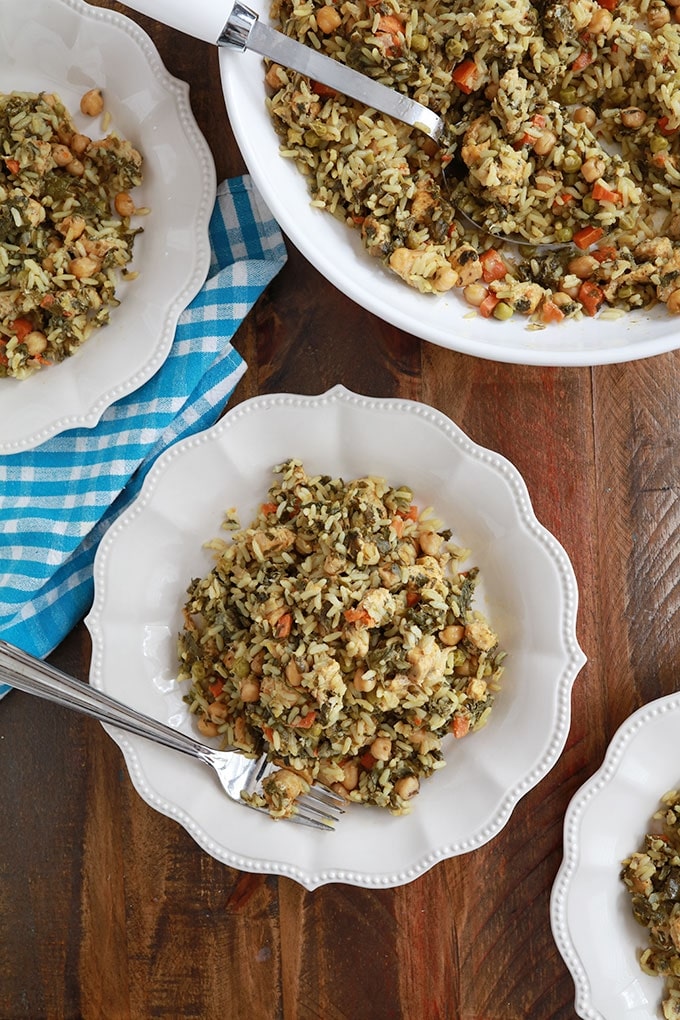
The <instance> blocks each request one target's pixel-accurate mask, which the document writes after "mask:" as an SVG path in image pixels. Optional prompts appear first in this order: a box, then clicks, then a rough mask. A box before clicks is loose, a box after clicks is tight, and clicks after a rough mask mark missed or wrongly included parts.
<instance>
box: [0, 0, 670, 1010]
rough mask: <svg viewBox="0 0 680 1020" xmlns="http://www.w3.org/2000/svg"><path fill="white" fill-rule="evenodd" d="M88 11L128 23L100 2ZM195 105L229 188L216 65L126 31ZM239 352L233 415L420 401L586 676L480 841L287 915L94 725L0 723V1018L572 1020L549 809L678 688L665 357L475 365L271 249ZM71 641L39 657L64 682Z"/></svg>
mask: <svg viewBox="0 0 680 1020" xmlns="http://www.w3.org/2000/svg"><path fill="white" fill-rule="evenodd" d="M99 6H102V7H108V8H111V9H114V10H118V11H120V12H122V13H130V12H128V11H127V9H126V8H125V7H124V6H123V5H122V4H117V3H113V2H105V0H99ZM131 16H132V17H134V18H135V20H137V21H138V23H139V24H141V25H142V26H143V27H144V28H145V29H146V30H147V31H148V32H149V33H150V34H151V36H152V38H153V40H154V42H155V43H156V45H157V46H158V48H159V51H160V53H161V56H162V59H163V60H164V62H165V64H166V66H167V67H168V69H169V70H170V72H171V73H172V74H174V75H176V76H177V77H179V78H182V79H184V80H187V81H189V82H190V85H191V101H192V106H193V109H194V112H195V115H196V117H197V120H198V123H199V125H200V127H201V129H202V130H203V132H204V133H205V135H206V137H207V138H208V140H209V143H210V145H211V148H212V150H213V153H214V155H215V160H216V165H217V172H218V177H219V178H220V179H221V178H224V177H226V176H233V175H236V174H240V173H242V172H243V171H244V169H245V168H244V165H243V162H242V159H241V156H240V154H239V152H238V149H237V148H236V146H235V144H234V141H233V137H232V135H231V132H230V129H229V123H228V117H227V114H226V111H225V110H224V104H223V101H222V96H221V90H220V83H219V69H218V61H217V51H216V49H215V48H214V47H209V46H206V45H203V44H200V43H197V42H195V41H193V40H191V39H189V38H188V37H186V36H182V35H180V34H179V33H177V32H173V31H171V30H170V29H166V28H165V27H163V26H161V25H160V24H158V23H156V22H154V21H152V20H150V19H148V18H143V17H141V16H137V15H131ZM288 250H289V258H288V262H287V265H286V266H285V268H284V269H283V270H282V272H281V273H280V274H279V276H278V277H277V278H276V279H275V280H274V282H273V283H272V284H271V286H270V287H269V288H268V289H267V291H266V292H265V294H264V295H263V296H262V297H261V299H260V300H259V301H258V303H257V305H256V307H255V308H254V310H253V312H252V313H251V314H250V315H249V316H248V318H247V319H246V321H245V322H244V324H243V325H242V327H241V329H240V330H239V332H238V334H237V337H236V340H235V343H236V346H237V348H238V350H239V351H240V352H241V353H242V354H243V356H244V358H245V359H246V361H247V363H248V371H247V373H246V375H245V376H244V378H243V380H242V382H241V383H240V385H239V387H238V389H237V392H236V393H235V395H234V397H233V398H232V402H231V405H232V406H233V405H235V404H237V403H238V402H239V401H242V400H244V399H247V398H248V397H251V396H254V395H255V394H259V393H272V392H280V391H284V392H286V391H287V392H299V393H318V392H321V391H322V390H324V389H327V388H328V387H330V386H332V385H334V384H335V383H339V382H341V383H343V384H344V385H345V386H347V387H349V388H350V389H353V390H355V391H358V392H362V393H366V394H368V395H376V396H384V397H388V396H401V397H407V398H410V399H415V400H422V401H424V402H426V403H428V404H431V405H432V406H434V407H437V408H439V409H440V410H441V411H443V412H444V413H445V414H447V415H449V416H450V417H451V418H452V419H453V420H454V421H455V422H456V423H457V424H458V425H460V427H461V428H463V430H464V431H465V432H467V434H468V435H469V436H470V437H471V438H472V439H473V440H475V441H476V442H478V443H481V444H482V445H485V446H488V447H490V448H492V449H494V450H497V451H499V452H500V453H502V454H503V455H504V456H506V457H507V458H508V459H509V460H511V461H512V462H513V463H514V464H515V465H516V466H517V468H518V469H519V470H520V471H521V473H522V475H523V477H524V479H525V481H526V484H527V487H528V490H529V494H530V496H531V499H532V502H533V506H534V509H535V512H536V515H537V517H538V519H539V520H540V521H541V522H542V523H543V524H544V525H545V526H546V527H547V528H548V529H549V530H550V531H551V532H552V533H553V534H554V535H555V536H556V538H557V539H558V540H559V541H560V542H561V543H562V544H563V545H564V547H565V549H566V550H567V552H568V554H569V556H570V558H571V560H572V562H573V565H574V569H575V571H576V575H577V578H578V582H579V592H580V603H579V619H578V635H579V640H580V643H581V645H582V647H583V648H584V650H585V652H586V654H587V655H588V660H589V661H588V664H587V665H586V667H585V668H584V669H583V671H582V672H581V674H580V676H579V678H578V680H577V682H576V684H575V687H574V693H573V698H572V713H573V714H572V724H571V730H570V734H569V740H568V743H567V746H566V748H565V750H564V753H563V754H562V756H561V758H560V760H559V762H558V763H557V765H556V766H555V767H554V768H553V770H552V771H551V772H550V773H549V774H548V775H547V776H546V777H545V778H544V779H543V780H542V782H541V783H540V784H539V786H538V787H537V788H536V789H534V790H532V791H531V792H530V793H529V794H528V795H527V796H525V797H524V798H523V799H522V800H521V801H520V803H519V804H518V805H517V806H516V807H515V810H514V811H513V813H512V816H511V818H510V820H509V822H508V824H507V825H506V826H505V828H504V829H503V830H502V832H501V833H499V834H498V835H497V836H496V837H495V838H494V839H493V840H492V841H491V842H490V843H489V844H488V845H486V846H484V847H482V848H481V849H480V850H477V851H475V852H474V853H472V854H468V855H465V856H462V857H458V858H454V859H452V860H449V861H444V862H441V863H439V864H437V865H436V866H435V867H434V868H432V869H431V870H430V871H429V872H428V873H426V874H424V875H422V876H421V877H419V878H418V879H416V880H415V881H413V882H411V883H410V884H408V885H406V886H403V887H401V888H398V889H389V890H362V889H355V888H353V887H349V886H343V885H330V886H326V887H324V888H322V889H319V890H316V891H315V892H313V893H308V892H306V891H305V890H303V889H302V888H301V887H299V886H297V885H296V884H295V883H293V882H292V881H290V880H287V879H276V878H272V877H267V876H260V875H249V874H243V873H240V872H238V871H235V870H233V869H231V868H227V867H225V866H224V865H221V864H219V863H218V862H217V861H215V860H213V859H212V858H211V857H209V856H208V855H207V854H205V853H204V852H203V851H202V850H201V849H200V848H199V847H198V846H197V845H196V844H195V843H194V842H193V840H192V839H191V838H190V836H189V835H188V834H187V833H186V832H185V831H184V830H183V829H182V828H181V827H180V826H179V825H178V824H177V823H175V822H174V821H173V820H171V819H169V818H165V817H163V816H161V815H159V814H158V813H156V812H154V811H153V810H152V809H151V808H150V807H148V806H147V805H146V804H145V803H144V802H143V801H142V800H141V798H140V797H139V796H138V795H137V793H136V792H135V790H134V788H133V786H132V784H131V782H130V779H129V776H128V774H127V771H126V769H125V766H124V762H123V758H122V755H121V753H120V751H119V750H118V748H117V746H116V745H115V744H114V743H113V742H112V741H111V740H110V739H109V737H108V736H107V734H106V733H105V732H104V731H103V729H102V728H101V727H100V726H99V725H98V724H96V723H94V722H92V721H90V720H86V719H82V718H80V717H77V716H73V715H70V714H69V713H68V712H66V711H58V710H56V709H54V708H52V707H50V706H48V705H46V704H43V703H40V702H37V701H35V700H32V699H31V698H30V697H28V696H24V695H21V694H19V693H15V694H12V695H11V696H10V697H9V698H7V699H5V700H4V701H3V702H2V704H1V705H0V777H1V781H0V819H2V821H1V823H0V934H1V937H0V1020H53V1018H58V1020H146V1018H163V1020H173V1018H179V1017H186V1018H191V1020H282V1018H283V1020H363V1018H364V1017H366V1016H370V1017H371V1020H401V1018H403V1020H416V1018H417V1020H574V1017H575V1015H576V1014H575V1012H574V1006H573V996H574V989H573V984H572V981H571V978H570V975H569V974H568V972H567V969H566V967H565V966H564V964H563V962H562V960H561V958H560V956H559V954H558V952H557V949H556V947H555V945H554V943H553V940H552V936H551V932H550V922H549V913H548V908H549V897H550V890H551V887H552V883H553V881H554V878H555V875H556V872H557V869H558V867H559V865H560V862H561V856H562V821H563V817H564V812H565V809H566V807H567V805H568V803H569V800H570V798H571V796H572V795H573V793H574V792H575V791H576V790H577V789H578V787H579V786H580V785H581V784H582V783H583V782H584V781H585V780H586V779H587V778H588V777H589V776H590V775H591V774H592V772H593V771H595V769H596V768H598V767H599V765H600V763H601V761H602V757H603V755H604V752H605V749H606V747H607V744H608V742H609V740H610V739H611V737H612V735H613V733H614V731H615V730H616V728H617V726H618V725H619V724H620V723H621V722H622V721H623V719H625V718H626V716H627V715H629V714H630V712H632V711H633V710H634V709H635V708H637V707H638V706H639V705H641V704H643V703H645V702H647V701H649V700H651V699H652V698H655V697H658V696H659V695H662V694H666V693H669V692H670V691H673V690H675V689H676V687H677V686H678V678H679V677H680V661H679V660H680V642H679V638H678V634H679V633H680V627H679V626H678V602H679V599H680V596H679V595H678V591H679V585H678V581H679V569H678V529H679V525H680V519H679V518H680V501H679V500H678V492H679V488H680V455H679V453H678V449H679V440H680V420H679V414H678V396H677V394H678V392H679V389H680V355H679V354H677V353H675V354H669V355H664V356H662V357H658V358H653V359H649V360H647V361H640V362H635V363H631V364H625V365H619V366H609V367H602V368H596V369H593V370H588V369H553V368H545V369H542V368H541V369H538V368H526V367H522V366H511V365H504V364H500V363H497V362H491V361H482V360H478V359H475V358H471V357H468V356H465V355H460V354H456V353H454V352H451V351H445V350H442V349H441V348H439V347H436V346H434V345H432V344H428V343H425V342H423V341H421V340H418V339H416V338H414V337H412V336H409V335H407V334H405V333H403V332H401V331H400V330H398V329H396V328H395V327H393V326H390V325H389V324H386V323H384V322H381V321H380V320H378V319H376V318H375V317H374V316H372V315H370V314H369V313H367V312H365V311H363V310H362V309H360V308H359V307H358V306H357V305H355V304H353V303H352V302H351V301H350V300H349V299H347V298H345V297H344V296H343V295H342V294H341V293H340V292H339V291H337V290H336V289H335V288H334V287H333V286H332V285H331V284H330V283H329V282H328V281H327V280H325V279H324V278H323V276H322V275H321V274H320V273H319V272H318V271H317V270H316V269H315V268H314V267H313V266H311V265H310V264H309V263H307V262H306V260H305V259H304V258H303V257H302V256H301V255H300V254H299V253H298V252H297V251H296V250H295V248H294V247H293V246H292V245H291V244H290V243H289V244H288ZM89 659H90V644H89V639H88V637H87V633H86V631H85V628H84V627H83V625H82V624H81V625H79V626H78V627H77V628H76V629H75V630H74V632H73V633H72V634H71V635H69V637H68V638H67V639H66V640H65V641H64V642H63V644H62V645H61V646H60V647H59V649H57V650H56V652H55V653H54V655H53V656H52V660H53V661H54V662H56V663H57V664H58V665H60V666H61V667H62V668H65V669H67V670H68V671H70V672H72V673H74V674H75V675H77V676H79V677H81V678H83V679H84V678H86V677H87V673H88V667H89Z"/></svg>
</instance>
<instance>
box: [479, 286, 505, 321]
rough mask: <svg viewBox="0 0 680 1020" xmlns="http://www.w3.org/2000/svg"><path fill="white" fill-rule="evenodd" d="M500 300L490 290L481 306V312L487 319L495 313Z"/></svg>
mask: <svg viewBox="0 0 680 1020" xmlns="http://www.w3.org/2000/svg"><path fill="white" fill-rule="evenodd" d="M499 301H500V298H499V297H497V296H496V295H495V294H494V293H493V291H491V290H490V291H489V293H488V294H487V295H486V297H485V298H483V300H482V303H481V304H480V306H479V314H480V315H483V316H484V318H485V319H488V318H489V317H490V316H491V315H492V314H493V310H494V308H495V307H496V305H497V304H498V302H499Z"/></svg>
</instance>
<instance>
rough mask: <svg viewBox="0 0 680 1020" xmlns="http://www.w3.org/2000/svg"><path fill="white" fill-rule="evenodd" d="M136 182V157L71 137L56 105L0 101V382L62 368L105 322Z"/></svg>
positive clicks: (27, 96) (112, 142) (49, 98)
mask: <svg viewBox="0 0 680 1020" xmlns="http://www.w3.org/2000/svg"><path fill="white" fill-rule="evenodd" d="M141 181H142V158H141V156H140V154H139V153H138V152H137V150H136V149H134V148H133V146H132V145H131V144H130V143H129V142H128V141H126V140H125V139H122V138H119V137H118V136H117V135H115V134H109V135H107V136H106V137H105V138H101V139H98V140H92V139H90V138H89V137H88V136H86V135H84V134H82V133H80V132H78V131H77V130H76V126H75V124H74V122H73V119H72V117H71V115H70V113H69V112H68V110H67V109H66V108H65V107H64V105H63V103H62V102H61V100H60V99H59V97H58V96H56V95H54V94H52V93H46V92H41V93H25V92H12V93H9V94H0V378H2V377H9V376H11V377H13V378H15V379H25V378H26V377H27V376H29V375H31V374H33V373H34V372H35V371H37V370H38V369H40V368H42V367H44V366H46V365H52V364H55V363H57V362H60V361H63V360H64V359H65V358H68V357H69V356H70V355H72V354H74V353H75V351H76V350H77V349H78V348H79V347H80V346H81V345H82V344H83V343H84V342H85V340H86V339H87V338H88V336H90V334H91V333H92V331H93V330H94V329H96V328H98V327H100V326H103V325H105V324H106V323H107V322H108V321H109V314H110V310H111V309H112V308H113V307H114V306H116V305H117V304H118V303H119V302H118V298H117V297H116V286H117V283H118V279H119V276H120V274H121V273H123V274H125V272H126V267H127V265H128V263H129V262H130V260H131V258H132V249H133V243H134V238H135V235H136V234H137V233H139V229H138V228H132V227H131V226H130V215H132V212H133V211H143V210H134V206H133V204H132V200H131V198H130V196H129V195H128V191H129V189H131V188H133V187H135V186H137V185H139V184H141ZM117 209H118V211H117ZM121 210H122V211H121Z"/></svg>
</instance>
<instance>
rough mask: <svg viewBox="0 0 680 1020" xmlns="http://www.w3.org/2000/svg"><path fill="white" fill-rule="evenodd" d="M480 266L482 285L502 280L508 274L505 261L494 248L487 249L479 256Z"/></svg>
mask: <svg viewBox="0 0 680 1020" xmlns="http://www.w3.org/2000/svg"><path fill="white" fill-rule="evenodd" d="M479 261H480V262H481V264H482V279H483V280H484V283H493V281H494V280H504V279H505V277H506V276H507V273H508V267H507V265H506V264H505V260H504V259H503V258H502V257H501V255H500V254H499V253H498V252H497V251H496V249H495V248H489V249H488V251H484V252H482V254H481V255H480V256H479Z"/></svg>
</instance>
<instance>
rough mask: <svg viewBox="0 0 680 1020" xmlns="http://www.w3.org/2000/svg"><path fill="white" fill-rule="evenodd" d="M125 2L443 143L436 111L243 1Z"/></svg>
mask: <svg viewBox="0 0 680 1020" xmlns="http://www.w3.org/2000/svg"><path fill="white" fill-rule="evenodd" d="M124 3H125V6H126V7H129V8H130V9H131V10H135V11H137V12H138V13H140V14H146V15H148V16H149V17H152V18H155V19H156V20H158V21H161V22H162V23H163V24H165V25H170V26H171V27H172V28H176V29H179V31H181V32H186V33H187V34H188V35H191V36H193V37H195V38H196V39H202V40H203V41H204V42H209V43H212V44H214V45H217V46H218V47H230V48H232V49H234V50H238V51H241V52H244V51H245V50H252V51H253V52H254V53H258V54H259V55H260V56H263V57H268V58H269V59H270V60H274V61H275V62H276V63H277V64H281V65H282V66H284V67H288V68H291V69H292V70H294V71H298V72H299V73H300V74H304V75H307V76H308V77H309V78H312V79H313V80H314V81H317V82H320V83H321V84H323V85H327V86H329V87H331V88H333V89H335V90H336V91H338V92H340V93H342V95H346V96H349V97H350V98H351V99H355V100H357V102H360V103H363V104H364V105H365V106H367V107H370V108H371V109H375V110H380V112H381V113H386V114H388V116H390V117H394V119H395V120H399V121H402V122H403V123H405V124H408V125H410V126H411V127H413V128H416V129H417V130H419V131H421V132H423V134H425V135H427V136H428V137H429V138H430V139H432V141H433V142H435V143H436V144H437V145H440V143H442V142H443V141H444V137H445V125H444V121H443V120H442V118H441V117H440V116H439V115H438V114H437V113H435V112H434V110H430V109H429V108H428V107H426V106H423V104H422V103H419V102H417V101H416V100H414V99H411V98H410V97H409V96H406V95H404V94H403V93H401V92H397V91H396V89H391V88H388V87H387V86H386V85H382V84H381V83H380V82H377V81H374V80H373V78H370V77H369V76H368V75H366V74H361V73H360V72H359V71H355V70H354V69H353V68H351V67H348V66H347V65H346V64H343V63H341V62H340V61H338V60H334V59H333V58H332V57H328V56H326V55H325V54H323V53H319V52H318V51H317V50H315V49H313V48H312V47H311V46H305V45H304V44H303V43H301V42H298V41H297V40H296V39H291V38H290V37H289V36H287V35H285V34H284V33H283V32H278V31H276V29H273V28H271V27H270V26H269V25H265V24H264V23H263V22H262V21H261V20H260V18H259V16H258V15H257V13H256V12H255V11H253V10H251V8H249V7H247V6H246V5H245V4H243V3H241V2H240V0H234V3H233V6H232V9H231V12H230V13H229V15H228V17H227V20H226V21H225V20H224V8H223V5H222V2H221V0H197V2H195V3H191V2H187V0H124ZM442 176H443V180H444V184H445V186H446V187H447V188H448V186H449V185H448V182H447V174H446V170H445V169H442ZM453 209H454V212H455V215H456V216H457V217H458V218H459V219H461V220H462V221H463V222H464V223H465V224H466V225H467V226H468V227H470V228H472V229H473V230H476V231H478V232H479V233H481V234H489V235H490V236H491V237H495V238H497V239H498V240H499V241H505V242H507V243H510V244H517V245H520V246H523V247H528V248H538V247H541V248H543V249H556V248H566V247H569V244H568V243H567V242H547V241H543V240H540V239H538V238H537V239H535V240H528V239H527V238H523V237H519V236H517V235H516V234H503V233H500V232H496V231H493V230H490V229H489V228H488V227H484V226H482V225H481V224H479V223H477V222H476V221H475V220H474V219H473V218H472V217H471V216H470V215H469V214H468V213H466V212H464V211H463V210H462V209H459V208H457V207H453Z"/></svg>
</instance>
